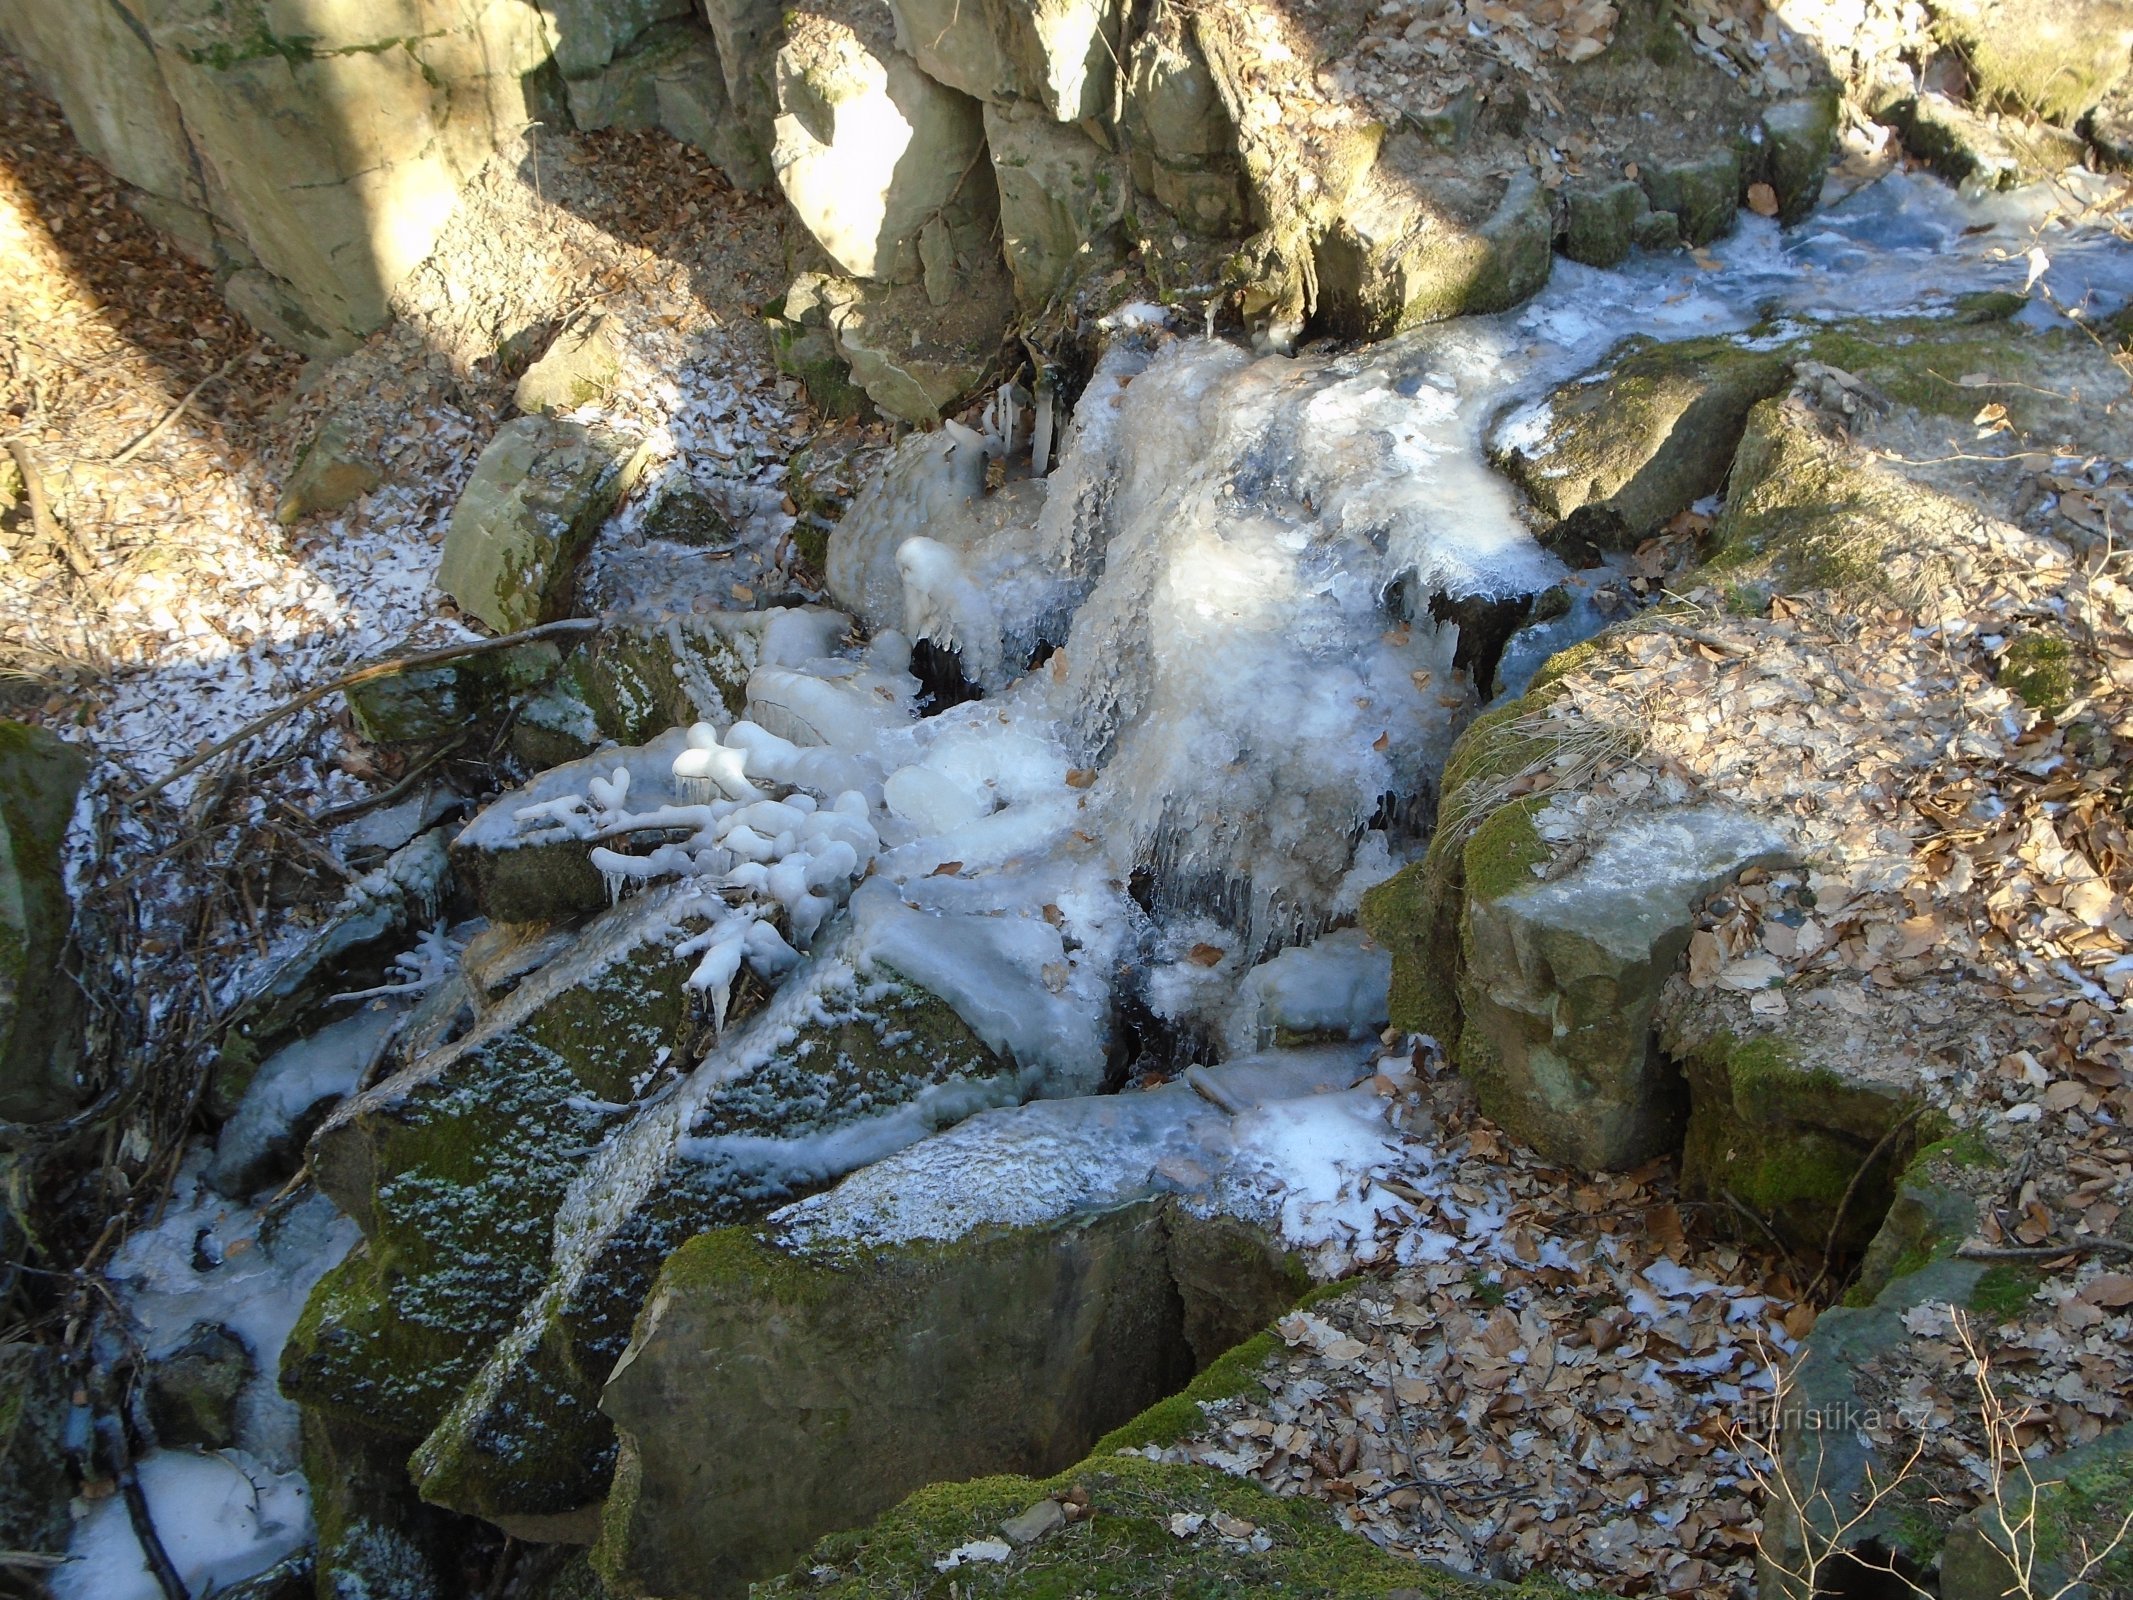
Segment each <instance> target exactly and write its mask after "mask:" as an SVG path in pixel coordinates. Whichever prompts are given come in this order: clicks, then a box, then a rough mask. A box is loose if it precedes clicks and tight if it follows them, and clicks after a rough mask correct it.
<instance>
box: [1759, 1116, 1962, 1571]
mask: <svg viewBox="0 0 2133 1600" xmlns="http://www.w3.org/2000/svg"><path fill="white" fill-rule="evenodd" d="M1923 1120H1925V1119H1922V1121H1923ZM1943 1126H1945V1124H1943ZM1998 1159H1999V1158H1998V1157H1997V1156H1996V1155H1994V1154H1993V1153H1992V1152H1991V1150H1990V1149H1989V1147H1987V1146H1986V1145H1985V1144H1984V1143H1983V1142H1982V1141H1981V1140H1979V1139H1978V1138H1977V1136H1976V1135H1974V1134H1970V1133H1959V1134H1956V1135H1954V1136H1953V1137H1950V1138H1946V1139H1942V1140H1939V1141H1937V1142H1934V1143H1931V1144H1928V1145H1926V1146H1924V1147H1923V1148H1921V1149H1919V1150H1918V1151H1917V1152H1916V1153H1915V1154H1913V1155H1912V1156H1911V1157H1910V1159H1909V1163H1908V1165H1907V1166H1906V1167H1905V1169H1904V1172H1903V1175H1902V1177H1901V1178H1900V1179H1899V1180H1898V1181H1897V1184H1896V1199H1895V1201H1894V1203H1893V1204H1891V1205H1890V1207H1889V1208H1888V1211H1887V1214H1886V1216H1885V1217H1884V1219H1883V1221H1882V1223H1881V1226H1880V1228H1879V1230H1878V1231H1877V1232H1876V1234H1875V1235H1874V1238H1873V1241H1872V1242H1871V1243H1870V1244H1869V1245H1868V1247H1867V1251H1866V1257H1865V1260H1864V1262H1863V1263H1862V1265H1861V1267H1860V1271H1859V1273H1858V1276H1857V1278H1856V1280H1855V1282H1854V1285H1853V1288H1852V1290H1851V1292H1849V1293H1848V1294H1847V1295H1846V1296H1845V1299H1844V1303H1843V1304H1842V1305H1840V1306H1833V1307H1831V1308H1830V1309H1829V1310H1827V1311H1825V1312H1823V1313H1822V1315H1821V1316H1820V1318H1819V1319H1817V1321H1816V1323H1815V1326H1814V1329H1813V1331H1812V1332H1811V1333H1809V1334H1808V1336H1807V1338H1806V1339H1805V1340H1804V1341H1802V1343H1801V1346H1800V1349H1799V1351H1798V1352H1797V1354H1796V1356H1795V1358H1794V1361H1793V1364H1792V1368H1791V1389H1790V1392H1789V1393H1788V1394H1787V1396H1786V1410H1785V1415H1784V1417H1783V1418H1782V1419H1781V1427H1780V1430H1779V1437H1778V1461H1779V1465H1780V1466H1781V1468H1782V1470H1783V1471H1784V1473H1785V1474H1786V1476H1787V1478H1788V1479H1789V1481H1790V1482H1792V1483H1793V1484H1796V1485H1807V1484H1813V1485H1815V1486H1816V1489H1817V1491H1818V1492H1816V1493H1814V1494H1812V1495H1803V1496H1798V1497H1793V1498H1796V1499H1805V1500H1806V1501H1807V1504H1806V1505H1805V1506H1804V1507H1801V1506H1796V1505H1794V1504H1792V1503H1790V1501H1789V1500H1788V1498H1787V1497H1785V1496H1778V1497H1775V1498H1774V1499H1773V1500H1772V1501H1771V1502H1770V1507H1769V1509H1768V1511H1767V1512H1766V1514H1765V1521H1764V1532H1763V1540H1762V1544H1761V1548H1760V1550H1759V1552H1758V1557H1757V1592H1758V1593H1760V1594H1764V1595H1771V1596H1776V1597H1779V1600H1812V1597H1810V1596H1808V1595H1806V1594H1805V1593H1804V1592H1803V1586H1802V1585H1801V1584H1800V1583H1799V1582H1798V1581H1797V1580H1796V1579H1794V1578H1792V1577H1790V1576H1788V1575H1789V1574H1792V1573H1797V1572H1800V1571H1803V1570H1805V1569H1804V1565H1803V1557H1804V1554H1805V1551H1806V1548H1807V1544H1808V1541H1809V1540H1810V1539H1812V1540H1813V1541H1814V1542H1815V1546H1816V1548H1817V1549H1820V1550H1823V1551H1827V1550H1828V1549H1829V1548H1830V1547H1831V1545H1832V1544H1833V1543H1839V1542H1841V1543H1842V1545H1843V1546H1844V1547H1845V1548H1847V1549H1862V1548H1865V1547H1868V1546H1873V1547H1877V1548H1878V1549H1880V1550H1881V1551H1897V1552H1900V1553H1902V1554H1903V1555H1904V1556H1905V1557H1906V1559H1909V1560H1912V1561H1914V1562H1920V1563H1923V1562H1928V1561H1930V1560H1931V1559H1932V1555H1933V1552H1932V1551H1931V1550H1930V1549H1928V1548H1925V1543H1930V1542H1931V1539H1930V1537H1929V1538H1928V1539H1927V1540H1926V1541H1925V1543H1922V1542H1921V1540H1920V1538H1919V1533H1920V1530H1921V1527H1924V1528H1926V1529H1931V1528H1932V1527H1933V1524H1935V1523H1936V1522H1942V1521H1944V1516H1943V1514H1942V1513H1941V1512H1939V1511H1938V1509H1937V1508H1935V1507H1932V1506H1929V1505H1924V1504H1921V1503H1920V1502H1921V1498H1922V1494H1923V1493H1924V1492H1925V1491H1924V1490H1923V1488H1922V1486H1921V1487H1920V1492H1919V1493H1915V1494H1914V1493H1912V1492H1910V1491H1909V1490H1902V1491H1899V1492H1898V1493H1896V1494H1895V1495H1890V1496H1886V1497H1884V1498H1883V1500H1882V1502H1881V1503H1880V1504H1879V1505H1877V1506H1876V1507H1875V1508H1874V1509H1873V1511H1872V1512H1871V1513H1870V1514H1864V1515H1862V1513H1863V1512H1864V1511H1865V1505H1866V1501H1867V1499H1868V1498H1869V1497H1870V1496H1871V1495H1872V1493H1873V1490H1872V1488H1871V1486H1870V1483H1869V1474H1870V1473H1871V1474H1873V1475H1874V1476H1875V1478H1876V1480H1877V1481H1879V1482H1882V1483H1892V1482H1894V1481H1895V1480H1896V1479H1897V1478H1898V1477H1899V1476H1900V1475H1901V1472H1902V1468H1903V1456H1902V1454H1901V1453H1900V1452H1901V1451H1902V1449H1903V1446H1902V1444H1901V1443H1900V1442H1899V1443H1898V1444H1897V1446H1896V1447H1895V1448H1896V1450H1897V1451H1898V1452H1899V1453H1897V1454H1896V1455H1895V1456H1894V1457H1893V1458H1890V1457H1887V1456H1884V1455H1883V1454H1882V1453H1881V1452H1880V1450H1879V1447H1877V1446H1876V1445H1874V1444H1873V1442H1872V1441H1871V1440H1870V1439H1869V1438H1868V1436H1867V1434H1866V1431H1865V1428H1864V1427H1863V1426H1862V1424H1863V1423H1864V1421H1865V1420H1866V1419H1867V1418H1868V1417H1869V1415H1870V1414H1872V1413H1873V1412H1874V1411H1875V1408H1876V1407H1877V1406H1878V1405H1879V1404H1880V1403H1881V1401H1882V1400H1883V1399H1884V1398H1885V1396H1883V1395H1880V1394H1876V1393H1873V1392H1871V1391H1870V1390H1869V1388H1868V1384H1867V1379H1866V1374H1867V1372H1868V1370H1869V1368H1870V1367H1871V1365H1872V1364H1873V1363H1874V1362H1875V1361H1877V1360H1878V1359H1879V1358H1880V1357H1882V1356H1885V1355H1887V1354H1888V1353H1890V1352H1892V1351H1896V1350H1900V1349H1902V1348H1903V1347H1904V1346H1905V1345H1907V1344H1908V1343H1909V1342H1910V1340H1911V1337H1912V1335H1911V1332H1910V1330H1909V1328H1908V1327H1906V1326H1905V1323H1904V1313H1905V1312H1907V1311H1909V1310H1911V1309H1912V1308H1913V1307H1915V1306H1920V1305H1924V1304H1926V1303H1927V1302H1929V1301H1940V1302H1944V1303H1947V1304H1950V1305H1956V1306H1961V1305H1966V1304H1968V1303H1969V1301H1970V1298H1971V1297H1972V1295H1973V1294H1974V1293H1975V1292H1976V1289H1977V1285H1978V1283H1979V1280H1980V1279H1981V1278H1983V1276H1984V1273H1985V1268H1984V1266H1983V1265H1982V1264H1981V1263H1978V1262H1974V1261H1965V1260H1962V1259H1961V1258H1959V1257H1958V1256H1957V1255H1956V1250H1957V1248H1958V1247H1959V1246H1960V1245H1961V1244H1962V1243H1963V1241H1964V1240H1965V1239H1967V1238H1969V1237H1970V1235H1971V1233H1972V1231H1973V1230H1974V1229H1975V1228H1976V1226H1977V1221H1978V1217H1979V1215H1980V1211H1981V1204H1980V1201H1979V1199H1978V1193H1979V1192H1980V1191H1981V1190H1986V1189H1992V1188H1994V1187H1996V1185H1997V1183H1998V1181H1999V1175H1998V1173H1997V1165H1998ZM1803 1511H1804V1513H1805V1515H1806V1517H1807V1518H1808V1519H1809V1521H1810V1523H1811V1526H1810V1527H1806V1528H1803V1527H1802V1524H1801V1513H1802V1512H1803ZM1855 1519H1856V1520H1855ZM1847 1524H1849V1526H1847ZM1839 1528H1843V1530H1844V1537H1843V1539H1842V1540H1841V1541H1839V1540H1838V1538H1837V1532H1838V1529H1839Z"/></svg>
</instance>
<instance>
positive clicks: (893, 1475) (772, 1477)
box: [596, 1201, 1298, 1596]
mask: <svg viewBox="0 0 2133 1600" xmlns="http://www.w3.org/2000/svg"><path fill="white" fill-rule="evenodd" d="M1230 1226H1231V1227H1232V1228H1233V1227H1234V1225H1230ZM1205 1227H1206V1225H1205V1224H1203V1223H1201V1222H1199V1220H1198V1219H1196V1218H1194V1217H1192V1216H1191V1215H1190V1213H1188V1212H1185V1211H1183V1210H1182V1209H1178V1208H1175V1207H1173V1206H1171V1205H1169V1204H1159V1203H1156V1202H1152V1201H1141V1202H1136V1203H1134V1204H1131V1205H1128V1206H1125V1207H1122V1208H1118V1209H1114V1210H1109V1211H1101V1212H1096V1213H1093V1214H1092V1213H1085V1212H1083V1213H1070V1214H1068V1215H1067V1216H1065V1217H1062V1218H1061V1219H1059V1220H1058V1221H1057V1222H1055V1223H1052V1224H1048V1225H1042V1226H1035V1227H1025V1228H1013V1229H1005V1230H989V1231H984V1232H980V1233H978V1234H976V1235H973V1236H969V1237H965V1238H961V1239H957V1240H953V1241H946V1242H921V1243H914V1244H908V1245H897V1246H885V1247H879V1248H874V1249H870V1250H867V1251H865V1252H863V1253H862V1254H860V1255H858V1256H854V1257H846V1258H838V1257H836V1256H825V1255H822V1254H819V1253H816V1252H811V1251H808V1250H805V1249H801V1250H792V1249H788V1248H784V1247H781V1246H780V1245H779V1244H778V1243H777V1242H776V1241H775V1240H773V1239H768V1238H764V1237H760V1236H757V1235H753V1234H750V1233H747V1232H746V1231H744V1230H722V1231H720V1232H717V1233H712V1234H707V1235H705V1236H703V1237H701V1238H699V1239H696V1240H693V1241H691V1242H690V1243H689V1244H688V1245H686V1246H684V1247H683V1248H682V1249H681V1250H679V1251H677V1252H676V1253H675V1255H674V1256H673V1257H672V1258H671V1259H670V1260H669V1262H668V1263H667V1266H666V1268H665V1270H664V1271H663V1272H662V1273H661V1275H660V1279H659V1284H658V1286H657V1288H656V1289H655V1290H654V1291H653V1294H652V1297H651V1299H650V1300H649V1301H648V1302H647V1305H646V1308H645V1312H644V1315H643V1317H642V1318H641V1319H640V1321H639V1324H638V1327H637V1331H636V1334H635V1336H634V1338H633V1339H632V1341H631V1344H630V1348H629V1350H628V1352H627V1353H626V1354H625V1355H624V1356H623V1358H622V1360H621V1362H620V1363H618V1364H617V1366H616V1368H615V1373H614V1376H613V1378H612V1379H611V1380H610V1381H609V1383H608V1387H607V1390H606V1392H605V1395H604V1397H603V1399H602V1405H603V1407H604V1408H605V1409H606V1410H607V1411H608V1412H609V1413H610V1414H611V1415H613V1416H614V1417H615V1418H616V1420H617V1422H618V1424H619V1425H620V1427H621V1429H622V1431H623V1438H624V1441H625V1445H624V1455H623V1466H622V1468H621V1470H620V1472H619V1473H618V1477H617V1489H616V1493H615V1495H614V1496H613V1497H612V1498H611V1500H610V1502H609V1505H608V1510H607V1514H606V1521H605V1526H604V1528H603V1533H602V1542H601V1545H600V1547H599V1550H598V1551H597V1553H596V1561H597V1562H598V1564H599V1565H600V1566H601V1568H602V1569H603V1571H605V1572H606V1573H607V1574H608V1576H609V1578H610V1581H612V1582H615V1583H617V1584H618V1585H621V1586H623V1587H626V1588H632V1589H641V1590H643V1591H644V1592H647V1593H657V1594H670V1595H677V1596H679V1595H707V1596H708V1595H719V1594H726V1593H738V1592H740V1588H741V1585H742V1584H743V1583H744V1582H745V1581H746V1580H748V1579H752V1578H756V1577H761V1576H764V1575H767V1574H768V1573H770V1572H772V1571H774V1570H776V1569H777V1568H778V1567H780V1566H782V1565H784V1564H785V1563H787V1562H789V1561H791V1560H792V1559H794V1558H795V1557H797V1556H798V1555H799V1554H801V1553H802V1552H803V1551H804V1550H805V1549H806V1548H807V1547H808V1545H809V1544H811V1543H812V1542H813V1541H814V1540H815V1539H816V1538H817V1537H819V1536H820V1535H821V1534H823V1533H825V1532H828V1531H830V1530H833V1529H837V1528H848V1527H852V1526H854V1525H855V1524H857V1523H860V1522H863V1521H864V1520H865V1519H867V1518H868V1517H870V1516H873V1515H875V1514H876V1513H878V1512H880V1511H882V1510H885V1509H887V1508H888V1507H889V1506H891V1505H893V1504H894V1503H895V1502H896V1501H897V1500H898V1499H900V1498H901V1497H902V1496H904V1495H905V1494H907V1493H909V1492H911V1491H912V1490H913V1489H915V1488H918V1487H920V1486H922V1485H924V1484H926V1483H928V1482H932V1481H936V1480H941V1479H952V1478H962V1477H968V1476H971V1475H974V1474H977V1473H984V1472H992V1471H998V1470H1001V1469H1010V1470H1022V1471H1028V1472H1040V1473H1041V1472H1046V1471H1052V1470H1056V1469H1058V1468H1060V1467H1063V1466H1066V1465H1068V1464H1069V1463H1071V1462H1073V1461H1075V1460H1077V1459H1078V1458H1080V1457H1081V1456H1082V1454H1083V1453H1084V1452H1085V1451H1087V1450H1088V1448H1089V1447H1090V1445H1091V1444H1093V1443H1094V1442H1095V1441H1096V1439H1097V1438H1099V1437H1100V1436H1101V1435H1103V1434H1104V1433H1105V1431H1106V1430H1108V1429H1110V1428H1113V1427H1115V1426H1117V1425H1118V1424H1119V1423H1121V1422H1123V1421H1125V1420H1126V1418H1127V1417H1129V1416H1130V1415H1132V1414H1133V1413H1135V1412H1136V1411H1139V1410H1141V1409H1142V1408H1144V1407H1146V1406H1148V1405H1149V1404H1151V1403H1152V1402H1154V1401H1156V1400H1157V1399H1159V1398H1160V1397H1161V1396H1163V1395H1164V1394H1166V1393H1168V1392H1170V1391H1171V1390H1173V1389H1175V1388H1177V1387H1178V1386H1179V1385H1180V1384H1182V1383H1183V1382H1184V1381H1185V1380H1186V1378H1187V1377H1188V1376H1189V1375H1190V1373H1191V1371H1192V1369H1193V1367H1194V1365H1196V1364H1199V1363H1200V1362H1204V1361H1205V1360H1206V1359H1207V1358H1208V1357H1209V1356H1211V1355H1212V1354H1213V1352H1212V1351H1205V1352H1202V1351H1199V1350H1196V1348H1195V1345H1194V1343H1193V1340H1192V1339H1191V1337H1190V1330H1189V1326H1188V1325H1189V1324H1190V1323H1192V1322H1193V1321H1195V1320H1198V1321H1200V1322H1201V1323H1202V1324H1203V1325H1204V1326H1205V1327H1206V1329H1207V1331H1208V1332H1209V1333H1210V1334H1214V1331H1215V1326H1216V1324H1219V1325H1220V1326H1221V1329H1222V1331H1221V1332H1220V1334H1219V1335H1218V1336H1219V1337H1223V1338H1228V1337H1232V1336H1233V1330H1234V1329H1235V1328H1237V1327H1238V1326H1239V1325H1240V1323H1241V1325H1242V1326H1243V1327H1247V1328H1249V1327H1256V1326H1258V1325H1260V1324H1262V1323H1263V1322H1264V1321H1266V1320H1267V1319H1268V1318H1269V1317H1271V1316H1273V1315H1275V1314H1277V1313H1278V1312H1279V1311H1280V1310H1282V1309H1283V1308H1285V1306H1286V1305H1287V1304H1288V1303H1289V1302H1290V1301H1292V1300H1293V1299H1294V1297H1295V1294H1296V1292H1297V1287H1298V1283H1297V1278H1296V1276H1295V1269H1294V1268H1293V1267H1291V1266H1287V1265H1286V1264H1285V1263H1284V1262H1282V1260H1281V1258H1280V1257H1279V1256H1278V1254H1276V1253H1273V1252H1270V1251H1269V1250H1268V1249H1267V1248H1266V1246H1265V1244H1264V1243H1263V1242H1261V1243H1259V1244H1258V1245H1257V1246H1256V1247H1254V1248H1250V1249H1248V1250H1247V1251H1246V1253H1245V1254H1243V1255H1239V1254H1238V1253H1237V1251H1236V1249H1235V1248H1234V1247H1235V1246H1236V1245H1237V1244H1238V1243H1239V1241H1238V1240H1237V1239H1236V1238H1234V1237H1233V1236H1231V1237H1223V1238H1219V1239H1217V1240H1214V1241H1207V1240H1204V1239H1202V1240H1195V1238H1194V1235H1196V1234H1198V1233H1199V1232H1200V1231H1201V1230H1202V1229H1204V1228H1205ZM1210 1242H1211V1243H1213V1245H1214V1248H1213V1249H1212V1250H1211V1251H1210V1250H1209V1249H1208V1245H1209V1243H1210ZM1181 1254H1182V1256H1183V1257H1184V1261H1183V1263H1182V1264H1183V1266H1184V1268H1185V1270H1183V1271H1182V1272H1181V1271H1180V1262H1179V1261H1178V1260H1177V1258H1178V1257H1179V1256H1180V1255H1181ZM1216 1260H1226V1261H1227V1262H1228V1263H1229V1265H1230V1267H1231V1270H1232V1272H1233V1273H1234V1272H1236V1269H1238V1268H1240V1267H1241V1268H1245V1269H1246V1270H1245V1271H1244V1272H1242V1273H1238V1274H1237V1275H1236V1276H1231V1275H1230V1274H1229V1273H1221V1272H1216V1273H1210V1272H1209V1271H1208V1270H1207V1269H1208V1268H1209V1266H1210V1265H1212V1264H1213V1263H1214V1261H1216ZM1224 1279H1227V1280H1228V1281H1223V1280H1224ZM1211 1285H1219V1292H1220V1294H1221V1296H1222V1301H1223V1304H1222V1307H1221V1313H1222V1314H1221V1315H1220V1316H1219V1317H1218V1318H1216V1319H1215V1322H1214V1323H1209V1322H1208V1321H1207V1319H1206V1317H1205V1315H1204V1313H1203V1314H1201V1315H1200V1316H1198V1317H1197V1318H1196V1316H1195V1313H1194V1311H1193V1310H1191V1309H1188V1308H1189V1307H1190V1306H1191V1305H1192V1302H1193V1301H1195V1300H1197V1299H1198V1298H1199V1295H1200V1291H1201V1290H1202V1289H1203V1288H1205V1287H1208V1286H1211ZM1040 1307H1041V1308H1049V1309H1047V1310H1044V1311H1042V1312H1036V1311H1035V1308H1040ZM707 1379H708V1380H709V1381H708V1382H707ZM706 1399H708V1400H709V1403H708V1404H706V1403H704V1402H705V1400H706ZM1017 1509H1019V1508H1017Z"/></svg>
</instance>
